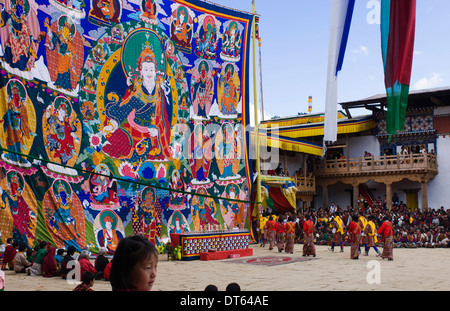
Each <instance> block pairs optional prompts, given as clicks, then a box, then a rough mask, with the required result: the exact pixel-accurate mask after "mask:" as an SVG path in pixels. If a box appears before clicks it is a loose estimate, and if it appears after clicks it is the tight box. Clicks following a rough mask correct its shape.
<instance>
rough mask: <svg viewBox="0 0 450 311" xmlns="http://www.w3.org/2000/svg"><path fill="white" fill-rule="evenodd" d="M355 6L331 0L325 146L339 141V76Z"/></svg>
mask: <svg viewBox="0 0 450 311" xmlns="http://www.w3.org/2000/svg"><path fill="white" fill-rule="evenodd" d="M354 6H355V0H331V18H330V40H329V46H328V73H327V90H326V98H325V120H324V122H325V124H324V138H323V140H324V146H325V142H326V141H331V142H334V141H336V140H337V110H338V109H337V93H338V74H339V72H340V71H341V69H342V65H343V63H344V55H345V49H346V47H347V40H348V35H349V32H350V26H351V21H352V16H353V8H354Z"/></svg>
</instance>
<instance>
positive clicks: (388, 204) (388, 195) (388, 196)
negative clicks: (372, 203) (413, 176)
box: [386, 183, 392, 211]
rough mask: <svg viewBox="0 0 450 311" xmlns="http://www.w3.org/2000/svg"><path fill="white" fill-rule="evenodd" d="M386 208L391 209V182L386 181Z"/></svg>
mask: <svg viewBox="0 0 450 311" xmlns="http://www.w3.org/2000/svg"><path fill="white" fill-rule="evenodd" d="M386 209H387V210H389V211H390V210H391V209H392V183H386Z"/></svg>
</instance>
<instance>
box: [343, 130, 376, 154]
mask: <svg viewBox="0 0 450 311" xmlns="http://www.w3.org/2000/svg"><path fill="white" fill-rule="evenodd" d="M348 145H349V150H348V151H349V153H348V157H349V158H350V159H352V158H359V157H363V156H364V151H367V152H370V153H371V154H372V155H374V156H379V155H380V142H379V141H378V139H377V138H376V137H375V136H372V135H368V136H360V137H351V138H349V139H348Z"/></svg>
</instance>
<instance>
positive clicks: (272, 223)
mask: <svg viewBox="0 0 450 311" xmlns="http://www.w3.org/2000/svg"><path fill="white" fill-rule="evenodd" d="M298 220H299V219H298V218H297V217H295V216H294V215H292V214H291V215H288V214H283V215H275V214H271V215H270V214H267V213H265V214H264V215H261V217H260V219H259V226H258V230H257V232H258V240H259V243H260V246H261V247H265V245H266V243H268V244H269V250H273V249H274V248H275V247H276V248H277V250H278V251H279V252H280V253H281V252H283V251H284V252H286V253H290V254H292V253H294V244H295V242H296V241H297V240H298V237H299V228H301V230H302V236H303V237H304V239H303V254H302V255H303V256H313V257H316V248H315V244H314V241H315V236H314V231H315V230H314V223H313V221H312V218H311V217H310V215H309V214H305V215H303V216H302V221H301V225H300V223H299V221H298ZM299 226H300V227H299Z"/></svg>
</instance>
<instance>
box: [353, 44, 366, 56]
mask: <svg viewBox="0 0 450 311" xmlns="http://www.w3.org/2000/svg"><path fill="white" fill-rule="evenodd" d="M351 53H352V54H355V55H356V54H362V55H366V56H367V55H369V48H368V47H367V46H364V45H360V46H359V48H358V49H354V50H351Z"/></svg>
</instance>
